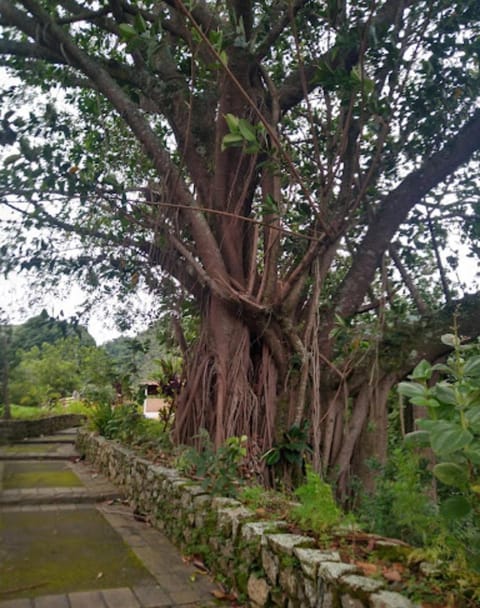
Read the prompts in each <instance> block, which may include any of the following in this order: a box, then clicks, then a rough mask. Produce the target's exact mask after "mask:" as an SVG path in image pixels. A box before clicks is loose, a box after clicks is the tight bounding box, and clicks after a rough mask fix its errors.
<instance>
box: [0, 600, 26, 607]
mask: <svg viewBox="0 0 480 608" xmlns="http://www.w3.org/2000/svg"><path fill="white" fill-rule="evenodd" d="M0 608H32V602H31V601H30V600H29V599H27V598H25V599H23V600H7V601H6V602H0Z"/></svg>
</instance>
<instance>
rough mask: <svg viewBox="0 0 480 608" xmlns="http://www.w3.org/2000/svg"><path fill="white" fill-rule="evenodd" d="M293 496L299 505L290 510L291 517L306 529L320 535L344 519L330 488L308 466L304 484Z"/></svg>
mask: <svg viewBox="0 0 480 608" xmlns="http://www.w3.org/2000/svg"><path fill="white" fill-rule="evenodd" d="M295 495H296V496H297V497H298V498H299V499H300V503H301V504H300V506H298V507H296V508H294V509H293V510H292V516H293V518H294V519H295V520H296V521H297V522H298V523H299V524H300V525H301V526H303V527H305V528H307V529H310V530H312V531H314V532H318V533H322V532H325V531H326V530H328V529H329V528H332V527H333V526H336V525H338V524H340V522H341V521H342V520H343V519H344V514H343V513H342V511H341V509H340V508H339V507H338V506H337V504H336V502H335V498H334V497H333V491H332V487H331V486H330V485H329V484H328V483H327V482H326V481H323V479H322V478H321V477H320V475H318V474H317V473H314V472H313V470H312V468H311V467H310V466H309V465H307V467H306V482H305V483H304V484H302V485H301V486H300V487H298V488H297V489H296V490H295Z"/></svg>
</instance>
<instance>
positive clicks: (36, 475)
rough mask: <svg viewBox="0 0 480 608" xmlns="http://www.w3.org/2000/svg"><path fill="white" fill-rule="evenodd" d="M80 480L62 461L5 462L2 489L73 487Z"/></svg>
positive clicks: (76, 485)
mask: <svg viewBox="0 0 480 608" xmlns="http://www.w3.org/2000/svg"><path fill="white" fill-rule="evenodd" d="M82 485H83V484H82V482H81V481H80V479H78V477H77V476H76V475H75V473H74V472H73V471H72V470H71V469H70V467H69V466H68V464H67V463H64V462H29V461H26V462H5V464H4V472H3V489H4V490H17V489H31V488H73V487H78V486H82Z"/></svg>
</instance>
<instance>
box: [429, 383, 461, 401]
mask: <svg viewBox="0 0 480 608" xmlns="http://www.w3.org/2000/svg"><path fill="white" fill-rule="evenodd" d="M430 394H431V395H433V396H434V397H435V398H436V399H438V400H439V401H441V402H442V403H445V404H446V405H456V404H457V397H456V395H455V390H454V388H453V387H452V385H451V384H449V383H448V382H446V381H443V382H438V383H437V384H436V385H435V386H434V387H432V388H431V389H430Z"/></svg>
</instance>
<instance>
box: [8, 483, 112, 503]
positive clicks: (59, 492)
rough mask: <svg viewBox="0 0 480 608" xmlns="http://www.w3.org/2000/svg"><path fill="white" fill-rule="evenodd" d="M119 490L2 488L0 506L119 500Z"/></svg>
mask: <svg viewBox="0 0 480 608" xmlns="http://www.w3.org/2000/svg"><path fill="white" fill-rule="evenodd" d="M121 498H122V494H121V492H118V491H116V490H105V491H97V492H95V491H92V490H88V489H86V488H78V487H76V488H33V489H31V488H28V489H20V490H3V491H2V492H1V493H0V507H18V506H32V505H39V506H41V505H65V504H95V503H98V502H105V501H109V500H120V499H121Z"/></svg>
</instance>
